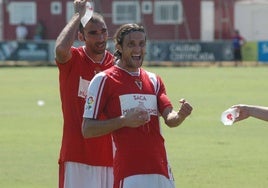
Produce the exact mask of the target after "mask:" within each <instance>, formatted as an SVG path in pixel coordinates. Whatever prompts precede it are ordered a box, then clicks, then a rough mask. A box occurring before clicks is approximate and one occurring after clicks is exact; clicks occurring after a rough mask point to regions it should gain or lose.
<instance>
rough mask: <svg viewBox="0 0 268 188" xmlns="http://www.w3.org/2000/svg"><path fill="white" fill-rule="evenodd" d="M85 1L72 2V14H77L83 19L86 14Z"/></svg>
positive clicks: (76, 0)
mask: <svg viewBox="0 0 268 188" xmlns="http://www.w3.org/2000/svg"><path fill="white" fill-rule="evenodd" d="M86 3H87V0H74V12H75V13H79V16H80V17H83V16H84V15H85V13H86Z"/></svg>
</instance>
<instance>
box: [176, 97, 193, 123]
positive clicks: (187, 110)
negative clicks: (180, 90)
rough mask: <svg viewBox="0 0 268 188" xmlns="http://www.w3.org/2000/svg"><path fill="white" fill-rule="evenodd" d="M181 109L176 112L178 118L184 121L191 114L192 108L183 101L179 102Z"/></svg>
mask: <svg viewBox="0 0 268 188" xmlns="http://www.w3.org/2000/svg"><path fill="white" fill-rule="evenodd" d="M180 104H181V107H180V109H179V111H178V115H179V117H180V118H182V119H185V118H186V117H187V116H189V115H190V114H191V113H192V110H193V107H192V106H191V105H190V104H189V103H188V102H187V101H186V100H185V99H181V100H180Z"/></svg>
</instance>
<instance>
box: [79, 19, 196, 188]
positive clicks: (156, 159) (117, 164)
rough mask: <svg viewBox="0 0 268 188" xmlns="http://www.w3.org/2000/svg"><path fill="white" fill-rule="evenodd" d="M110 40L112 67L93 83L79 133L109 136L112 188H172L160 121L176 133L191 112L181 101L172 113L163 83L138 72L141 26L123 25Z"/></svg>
mask: <svg viewBox="0 0 268 188" xmlns="http://www.w3.org/2000/svg"><path fill="white" fill-rule="evenodd" d="M114 40H115V43H116V49H117V51H116V53H115V55H116V57H117V58H118V59H117V61H116V65H115V66H113V67H112V68H110V69H107V70H105V71H103V72H101V73H99V74H97V75H96V76H95V77H94V78H93V80H92V81H91V83H90V85H89V88H88V93H87V100H86V104H85V110H84V115H83V117H84V120H83V124H82V133H83V135H84V137H86V138H91V137H96V136H101V135H105V134H107V133H112V136H113V140H114V144H115V157H114V188H137V187H138V188H148V187H153V188H174V182H173V177H172V173H171V168H170V166H169V164H168V160H167V154H166V149H165V145H164V138H163V136H162V134H161V128H160V119H159V116H160V115H161V116H162V117H163V118H164V120H165V123H166V124H167V125H168V126H169V127H176V126H178V125H180V124H181V123H182V122H183V121H184V120H185V118H187V117H188V116H189V115H190V114H191V112H192V106H191V105H190V104H189V103H188V102H187V101H186V100H182V101H181V102H180V103H181V106H180V108H179V110H178V111H175V110H174V109H173V106H172V104H171V102H170V100H169V98H168V96H167V94H166V91H165V86H164V83H163V81H162V79H161V78H160V77H159V76H158V75H156V74H154V73H151V72H148V71H146V70H144V69H143V68H141V66H142V64H143V60H144V56H145V52H146V34H145V31H144V28H143V27H142V26H139V25H137V24H125V25H123V26H121V27H120V28H119V29H118V30H117V32H116V33H115V37H114ZM102 117H105V118H102Z"/></svg>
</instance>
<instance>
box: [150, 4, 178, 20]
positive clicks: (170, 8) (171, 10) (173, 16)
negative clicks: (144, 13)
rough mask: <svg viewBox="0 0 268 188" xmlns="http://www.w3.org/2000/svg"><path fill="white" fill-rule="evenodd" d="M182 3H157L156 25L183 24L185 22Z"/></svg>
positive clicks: (155, 5) (155, 8)
mask: <svg viewBox="0 0 268 188" xmlns="http://www.w3.org/2000/svg"><path fill="white" fill-rule="evenodd" d="M182 11H183V8H182V3H181V1H156V2H155V4H154V23H155V24H181V23H182V21H183V12H182Z"/></svg>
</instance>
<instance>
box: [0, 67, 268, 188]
mask: <svg viewBox="0 0 268 188" xmlns="http://www.w3.org/2000/svg"><path fill="white" fill-rule="evenodd" d="M147 70H150V71H153V72H156V73H158V74H159V75H161V77H162V78H163V80H164V82H165V84H166V89H167V92H168V95H169V96H170V99H171V100H172V102H173V104H174V106H176V105H179V102H178V101H179V99H180V98H186V99H187V100H188V101H189V102H190V103H191V104H192V106H193V108H194V110H193V113H192V115H191V116H190V117H189V118H188V119H187V120H186V121H185V122H184V124H182V125H181V126H180V127H177V128H172V129H169V128H166V126H163V127H164V128H163V133H164V136H165V138H166V146H167V152H168V157H169V160H170V163H171V166H172V170H173V174H174V176H175V181H176V186H177V188H179V187H183V188H237V187H243V188H267V187H268V147H267V145H266V144H267V143H268V123H267V122H264V121H260V120H256V119H252V118H250V119H248V120H245V121H243V122H239V123H236V124H235V125H234V126H224V125H223V124H222V123H221V122H220V114H221V112H222V111H224V110H225V109H227V108H229V107H230V106H232V105H233V104H238V103H249V104H260V105H266V106H268V100H267V94H268V83H267V75H268V73H267V72H268V67H238V68H234V67H192V68H191V67H167V68H164V67H147ZM0 87H1V93H0V124H1V125H0V187H3V188H52V187H57V181H58V180H57V179H58V164H57V160H58V154H59V148H60V142H61V134H62V115H61V108H60V98H59V89H58V70H57V68H56V67H14V68H9V67H4V68H0ZM40 99H41V100H44V101H45V105H44V106H42V107H40V106H38V105H37V101H38V100H40Z"/></svg>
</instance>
